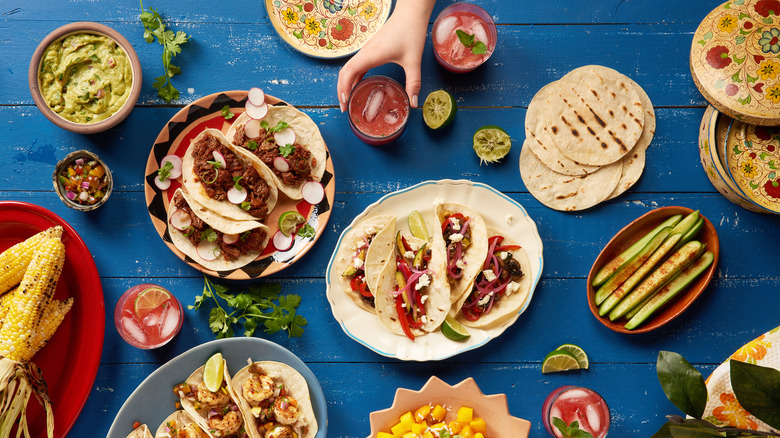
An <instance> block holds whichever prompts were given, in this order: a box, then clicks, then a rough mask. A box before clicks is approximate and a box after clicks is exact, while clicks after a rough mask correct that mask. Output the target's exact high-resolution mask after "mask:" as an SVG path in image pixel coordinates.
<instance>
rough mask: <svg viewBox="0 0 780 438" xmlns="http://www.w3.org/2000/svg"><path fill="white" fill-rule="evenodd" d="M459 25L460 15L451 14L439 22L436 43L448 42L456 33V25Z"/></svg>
mask: <svg viewBox="0 0 780 438" xmlns="http://www.w3.org/2000/svg"><path fill="white" fill-rule="evenodd" d="M457 25H458V17H456V16H454V15H450V16H449V17H447V18H444V19H443V20H441V21H440V22H439V26H438V27H437V28H436V35H434V36H435V37H436V44H438V45H440V46H441V45H444V44H445V43H446V42H447V38H449V37H450V35H452V34H454V33H455V27H456V26H457Z"/></svg>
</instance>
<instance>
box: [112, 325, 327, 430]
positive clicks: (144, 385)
mask: <svg viewBox="0 0 780 438" xmlns="http://www.w3.org/2000/svg"><path fill="white" fill-rule="evenodd" d="M218 352H220V353H222V357H224V358H225V360H226V361H227V364H228V371H230V375H233V374H235V373H236V372H237V371H238V370H240V369H241V368H243V367H245V366H246V360H247V358H248V357H251V358H252V360H255V361H258V360H273V361H276V362H283V363H286V364H287V365H289V366H291V367H293V368H295V369H296V370H297V371H298V372H299V373H301V375H303V377H304V378H305V379H306V383H307V384H308V385H309V394H310V395H311V402H312V407H313V408H314V416H315V418H316V419H317V426H318V430H317V435H316V438H325V437H327V435H328V406H327V403H326V402H325V394H324V393H323V392H322V387H321V386H320V382H319V381H318V380H317V378H316V377H315V376H314V373H312V372H311V370H310V369H309V367H307V366H306V364H304V363H303V361H302V360H300V359H298V356H296V355H294V354H292V353H291V352H290V351H289V350H287V349H286V348H284V347H281V346H279V345H277V344H274V343H273V342H270V341H267V340H265V339H259V338H229V339H219V340H216V341H211V342H207V343H205V344H201V345H199V346H197V347H194V348H191V349H190V350H187V351H186V352H184V353H182V354H180V355H178V356H176V357H175V358H173V359H171V360H169V361H168V362H167V363H165V364H164V365H163V366H161V367H160V368H158V369H157V370H156V371H154V372H153V373H152V374H150V375H149V377H147V378H146V379H145V380H144V381H143V382H141V384H140V385H138V388H136V389H135V391H133V393H132V394H130V397H128V399H127V400H126V401H125V403H124V405H122V408H121V409H119V412H118V413H117V414H116V418H114V422H113V423H112V424H111V429H109V431H108V435H107V436H106V438H125V437H126V436H127V434H129V433H130V432H131V428H132V424H133V423H134V422H135V421H140V422H141V423H146V424H147V425H148V426H149V429H150V430H151V431H152V433H154V431H156V430H157V427H158V426H159V425H160V424H162V422H163V420H164V419H165V418H166V417H167V416H168V415H170V414H171V413H172V412H173V411H174V410H175V406H174V405H175V403H176V402H177V401H178V400H179V399H178V397H176V396H175V395H174V394H173V387H174V386H175V385H177V384H179V383H181V382H183V381H184V380H185V379H186V378H187V377H188V376H189V375H190V374H191V373H192V372H193V371H195V370H196V369H197V368H198V367H200V366H202V365H203V364H205V363H206V361H207V360H208V358H209V357H211V356H212V355H213V354H214V353H218Z"/></svg>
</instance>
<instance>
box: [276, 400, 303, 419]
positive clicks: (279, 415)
mask: <svg viewBox="0 0 780 438" xmlns="http://www.w3.org/2000/svg"><path fill="white" fill-rule="evenodd" d="M300 415H301V413H300V412H299V411H298V401H297V400H295V399H294V398H292V397H290V396H289V395H286V396H284V397H278V398H277V399H276V401H274V416H275V417H276V421H278V422H280V423H282V424H295V422H296V421H298V417H299V416H300Z"/></svg>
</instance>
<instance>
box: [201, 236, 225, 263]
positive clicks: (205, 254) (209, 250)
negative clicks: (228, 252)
mask: <svg viewBox="0 0 780 438" xmlns="http://www.w3.org/2000/svg"><path fill="white" fill-rule="evenodd" d="M195 251H196V252H197V253H198V256H199V257H200V258H202V259H203V260H206V261H207V262H209V261H212V260H214V259H216V258H217V257H219V256H220V255H221V254H222V250H220V249H219V245H218V244H217V243H216V242H209V241H208V240H201V241H200V243H198V246H196V247H195Z"/></svg>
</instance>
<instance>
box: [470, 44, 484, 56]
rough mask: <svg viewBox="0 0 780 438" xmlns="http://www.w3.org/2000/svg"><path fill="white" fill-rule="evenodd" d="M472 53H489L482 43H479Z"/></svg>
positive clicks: (472, 49)
mask: <svg viewBox="0 0 780 438" xmlns="http://www.w3.org/2000/svg"><path fill="white" fill-rule="evenodd" d="M471 53H473V54H475V55H484V54H485V53H487V46H486V45H485V43H483V42H482V41H477V43H476V44H474V47H472V48H471Z"/></svg>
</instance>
